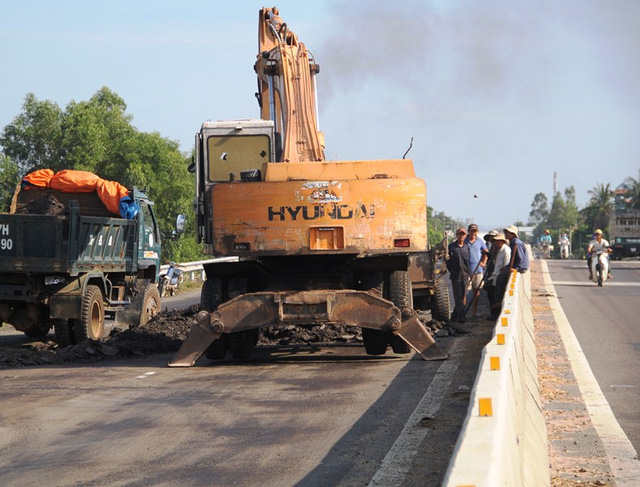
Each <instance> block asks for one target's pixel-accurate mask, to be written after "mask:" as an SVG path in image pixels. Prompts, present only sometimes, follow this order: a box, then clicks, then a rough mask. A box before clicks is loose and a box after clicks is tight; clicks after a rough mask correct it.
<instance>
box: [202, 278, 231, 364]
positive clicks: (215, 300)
mask: <svg viewBox="0 0 640 487" xmlns="http://www.w3.org/2000/svg"><path fill="white" fill-rule="evenodd" d="M223 295H224V293H223V283H222V279H219V278H215V277H212V278H210V279H207V280H206V281H204V283H203V284H202V290H201V291H200V309H202V310H205V311H215V310H216V309H217V308H218V306H219V305H220V303H222V300H223ZM228 349H229V345H228V343H227V335H222V336H221V337H220V338H218V339H217V340H214V341H213V343H212V344H211V345H209V347H208V348H207V350H206V351H205V352H204V355H205V357H207V358H208V359H209V360H223V359H224V358H225V356H226V355H227V350H228Z"/></svg>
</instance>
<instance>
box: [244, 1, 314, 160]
mask: <svg viewBox="0 0 640 487" xmlns="http://www.w3.org/2000/svg"><path fill="white" fill-rule="evenodd" d="M259 15H260V17H259V29H258V30H259V32H258V57H257V60H256V63H255V66H254V69H255V71H256V74H257V76H258V93H257V97H258V101H259V104H260V116H261V118H262V119H264V120H272V121H273V122H274V123H275V132H276V161H277V162H309V161H324V160H325V159H324V136H323V134H322V132H320V131H319V130H318V118H317V107H316V84H315V76H316V75H317V74H318V73H319V71H320V66H319V65H318V64H316V63H315V62H314V61H313V57H312V56H311V54H310V53H309V51H307V48H306V47H305V45H304V44H303V43H302V42H299V41H298V37H297V36H296V35H295V34H294V33H293V32H291V31H290V30H289V28H288V27H287V24H286V23H285V22H283V20H282V19H281V18H280V17H279V15H278V9H277V8H276V7H273V8H263V9H262V10H260V14H259Z"/></svg>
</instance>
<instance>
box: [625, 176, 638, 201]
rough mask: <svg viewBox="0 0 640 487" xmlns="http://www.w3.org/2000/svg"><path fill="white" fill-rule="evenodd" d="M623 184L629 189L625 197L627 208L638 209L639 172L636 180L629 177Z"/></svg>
mask: <svg viewBox="0 0 640 487" xmlns="http://www.w3.org/2000/svg"><path fill="white" fill-rule="evenodd" d="M624 183H625V184H626V185H627V186H628V187H629V191H627V194H626V195H625V196H626V198H625V199H626V200H627V208H640V171H639V172H638V179H634V178H632V177H631V176H629V177H628V178H627V179H625V180H624Z"/></svg>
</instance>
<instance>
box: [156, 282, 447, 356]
mask: <svg viewBox="0 0 640 487" xmlns="http://www.w3.org/2000/svg"><path fill="white" fill-rule="evenodd" d="M197 321H198V323H197V325H196V326H194V327H193V329H192V331H191V333H190V334H189V336H188V337H187V339H186V340H185V342H184V343H183V345H182V346H181V347H180V350H178V352H177V353H176V355H175V357H174V358H173V359H172V360H171V362H170V363H169V365H171V366H187V367H188V366H190V365H193V364H194V363H195V361H196V360H197V358H198V357H199V356H200V355H201V354H202V353H204V351H205V350H206V349H207V347H208V346H209V345H210V344H211V343H212V342H213V340H215V339H217V338H218V337H219V336H220V334H221V333H234V332H238V331H244V330H251V329H254V328H260V327H262V326H270V325H278V324H287V323H297V324H320V323H324V324H349V325H355V326H360V327H365V328H373V329H379V330H387V331H392V332H393V333H396V334H397V335H398V336H400V337H401V338H402V339H403V340H405V341H406V342H407V343H408V344H409V345H410V346H411V347H412V348H413V349H414V350H416V351H417V352H418V353H420V355H421V356H422V357H423V358H424V359H425V360H444V359H446V358H447V357H448V355H447V354H446V353H444V352H443V351H442V350H440V348H439V347H438V346H437V345H436V343H435V341H434V340H433V338H432V337H431V335H430V334H429V332H428V331H427V329H426V328H425V327H424V326H423V325H422V323H420V320H418V317H417V315H416V313H415V311H413V310H411V309H409V308H406V309H404V310H400V309H399V308H397V307H396V306H394V304H393V303H392V302H391V301H387V300H386V299H383V298H381V297H379V296H375V295H373V294H371V293H368V292H366V291H350V290H315V291H283V292H260V293H250V294H244V295H241V296H238V297H237V298H234V299H232V300H231V301H227V302H226V303H223V304H221V305H220V307H219V308H218V309H217V310H216V311H214V312H212V313H208V312H206V311H204V312H201V313H199V314H198V320H197Z"/></svg>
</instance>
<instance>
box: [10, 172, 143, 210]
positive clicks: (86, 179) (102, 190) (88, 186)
mask: <svg viewBox="0 0 640 487" xmlns="http://www.w3.org/2000/svg"><path fill="white" fill-rule="evenodd" d="M22 187H23V188H25V189H31V188H51V189H55V190H57V191H62V192H63V193H92V192H94V191H95V192H97V193H98V197H99V198H100V200H101V201H102V203H103V204H104V206H105V207H106V208H107V210H109V211H110V212H111V213H115V214H116V215H121V216H123V217H125V218H133V217H134V216H135V214H136V213H137V210H135V211H133V212H131V211H127V208H128V205H131V204H134V205H135V203H133V202H132V201H131V198H130V197H129V191H128V190H127V188H126V187H124V186H123V185H122V184H120V183H117V182H115V181H107V180H106V179H102V178H101V177H99V176H96V175H95V174H93V173H91V172H87V171H74V170H70V169H65V170H64V171H59V172H57V173H55V174H54V173H53V171H52V170H51V169H39V170H37V171H34V172H32V173H30V174H27V175H26V176H25V177H24V178H23V179H22ZM135 206H136V207H137V205H135Z"/></svg>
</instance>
